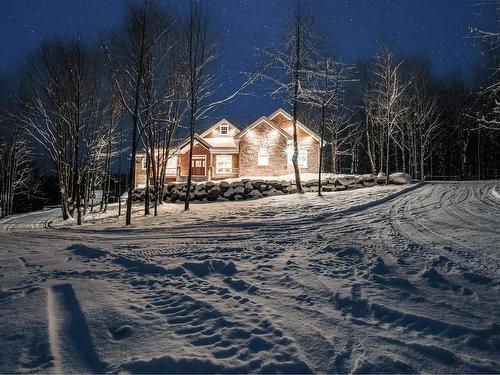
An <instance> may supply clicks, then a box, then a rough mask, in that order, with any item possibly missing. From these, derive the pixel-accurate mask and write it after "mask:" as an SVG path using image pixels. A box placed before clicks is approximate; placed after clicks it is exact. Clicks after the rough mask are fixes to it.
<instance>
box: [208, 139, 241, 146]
mask: <svg viewBox="0 0 500 375" xmlns="http://www.w3.org/2000/svg"><path fill="white" fill-rule="evenodd" d="M204 140H205V142H207V143H208V144H209V145H210V147H213V148H221V147H222V148H237V146H236V142H235V141H234V138H233V137H213V138H204Z"/></svg>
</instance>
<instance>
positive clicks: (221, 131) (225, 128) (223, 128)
mask: <svg viewBox="0 0 500 375" xmlns="http://www.w3.org/2000/svg"><path fill="white" fill-rule="evenodd" d="M219 134H220V135H228V134H229V126H227V125H221V126H220V127H219Z"/></svg>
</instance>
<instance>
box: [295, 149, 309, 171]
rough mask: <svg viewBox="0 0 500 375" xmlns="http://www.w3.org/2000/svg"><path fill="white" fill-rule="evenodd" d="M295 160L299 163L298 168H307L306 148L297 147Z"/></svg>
mask: <svg viewBox="0 0 500 375" xmlns="http://www.w3.org/2000/svg"><path fill="white" fill-rule="evenodd" d="M297 161H298V164H299V168H307V148H304V147H299V154H298V155H297Z"/></svg>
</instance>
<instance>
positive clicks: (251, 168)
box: [239, 123, 288, 177]
mask: <svg viewBox="0 0 500 375" xmlns="http://www.w3.org/2000/svg"><path fill="white" fill-rule="evenodd" d="M262 146H268V159H269V165H267V166H261V165H258V157H259V148H260V147H262ZM286 148H287V139H286V138H285V137H284V136H283V135H282V134H280V133H279V132H278V131H277V130H276V129H273V128H272V127H270V126H269V125H267V124H265V123H261V124H259V125H257V126H255V127H254V128H253V129H252V130H251V131H249V132H248V133H246V134H244V135H243V136H242V137H241V139H240V173H239V174H240V176H263V177H264V176H277V175H282V174H287V173H288V163H287V154H286Z"/></svg>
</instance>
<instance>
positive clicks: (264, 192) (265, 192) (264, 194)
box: [262, 188, 276, 197]
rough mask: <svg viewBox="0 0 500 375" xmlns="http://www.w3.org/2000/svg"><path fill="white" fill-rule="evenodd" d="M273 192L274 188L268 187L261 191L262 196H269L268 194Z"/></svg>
mask: <svg viewBox="0 0 500 375" xmlns="http://www.w3.org/2000/svg"><path fill="white" fill-rule="evenodd" d="M275 192H276V189H273V188H270V189H267V190H264V191H263V192H262V196H263V197H270V196H272V195H274V193H275Z"/></svg>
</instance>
